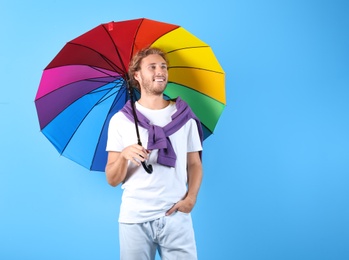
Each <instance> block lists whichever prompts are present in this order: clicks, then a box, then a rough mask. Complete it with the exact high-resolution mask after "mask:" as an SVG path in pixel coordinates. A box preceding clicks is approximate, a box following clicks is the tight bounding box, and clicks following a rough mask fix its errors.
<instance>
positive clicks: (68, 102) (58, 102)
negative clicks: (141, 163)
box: [35, 18, 225, 171]
mask: <svg viewBox="0 0 349 260" xmlns="http://www.w3.org/2000/svg"><path fill="white" fill-rule="evenodd" d="M148 46H152V47H158V48H161V49H162V50H164V51H165V52H166V53H167V57H168V60H169V82H168V85H167V88H166V90H165V93H164V95H165V98H169V99H173V98H176V97H178V96H180V97H181V98H182V99H183V100H185V101H186V102H187V103H188V104H189V106H190V107H191V108H192V110H193V111H194V113H195V114H196V115H197V116H198V118H199V119H200V121H201V123H202V126H203V130H204V139H205V138H207V137H208V136H209V135H211V134H212V133H213V130H214V128H215V126H216V124H217V122H218V119H219V117H220V115H221V113H222V111H223V109H224V107H225V82H224V71H223V69H222V68H221V66H220V64H219V62H218V61H217V59H216V57H215V55H214V53H213V51H212V49H211V48H210V46H209V45H207V44H206V43H204V42H203V41H201V40H200V39H198V38H197V37H195V36H194V35H193V34H191V33H189V32H188V31H187V30H185V29H184V28H182V27H180V26H178V25H173V24H168V23H163V22H159V21H154V20H149V19H145V18H142V19H134V20H127V21H120V22H110V23H106V24H101V25H99V26H97V27H95V28H93V29H92V30H90V31H88V32H86V33H84V34H82V35H81V36H79V37H77V38H75V39H73V40H71V41H69V42H68V43H67V44H66V45H65V46H64V47H63V48H62V50H61V51H60V52H59V53H58V54H57V55H56V57H55V58H54V59H53V60H52V61H51V62H50V63H49V64H48V66H47V67H46V68H45V69H44V71H43V74H42V78H41V81H40V85H39V88H38V91H37V95H36V97H35V105H36V109H37V114H38V118H39V124H40V129H41V131H42V133H43V134H44V135H45V136H46V137H47V138H48V140H49V141H50V142H51V143H52V144H53V145H54V146H55V148H56V149H57V150H58V152H59V153H60V154H62V155H63V156H65V157H67V158H69V159H71V160H73V161H75V162H77V163H79V164H80V165H82V166H84V167H86V168H88V169H90V170H95V171H104V168H105V165H106V162H107V152H106V151H105V148H106V141H107V130H108V125H109V120H110V118H111V117H112V116H113V115H114V114H115V113H116V112H118V111H119V110H120V109H121V108H122V107H123V105H124V104H125V103H126V101H127V100H128V99H129V97H128V94H127V81H126V80H127V70H128V65H129V62H130V60H131V58H132V56H133V55H134V54H135V53H137V52H138V51H139V50H140V49H142V48H144V47H148Z"/></svg>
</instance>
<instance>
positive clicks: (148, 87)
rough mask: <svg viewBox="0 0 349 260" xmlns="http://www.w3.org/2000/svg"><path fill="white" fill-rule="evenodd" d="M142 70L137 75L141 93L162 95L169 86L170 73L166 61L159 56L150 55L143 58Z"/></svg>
mask: <svg viewBox="0 0 349 260" xmlns="http://www.w3.org/2000/svg"><path fill="white" fill-rule="evenodd" d="M140 67H141V69H140V70H139V71H137V72H136V73H135V79H136V80H137V81H138V82H139V85H140V87H141V92H143V91H144V92H145V93H147V94H152V95H161V94H162V93H163V92H164V90H165V88H166V85H167V80H168V71H167V64H166V61H165V60H164V59H163V58H162V57H161V56H160V55H158V54H150V55H148V56H147V57H145V58H143V60H142V62H141V66H140Z"/></svg>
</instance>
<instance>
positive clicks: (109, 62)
mask: <svg viewBox="0 0 349 260" xmlns="http://www.w3.org/2000/svg"><path fill="white" fill-rule="evenodd" d="M108 35H109V34H108ZM109 36H110V35H109ZM68 44H73V45H76V46H82V47H84V48H87V49H90V50H91V51H93V52H95V53H97V54H98V55H99V56H101V57H102V59H103V60H104V61H105V62H107V63H108V64H109V65H110V66H111V67H112V68H113V69H114V70H115V71H121V72H122V69H123V68H120V67H119V66H117V65H116V64H115V63H114V62H112V61H111V60H109V59H108V58H107V57H105V56H104V55H103V54H101V53H100V52H98V51H96V50H94V49H92V48H91V47H88V46H86V45H83V44H79V43H72V42H69V43H68ZM113 45H114V46H115V44H114V42H113ZM117 52H118V51H117ZM118 56H119V57H120V55H118ZM120 60H121V59H120ZM122 64H123V63H122Z"/></svg>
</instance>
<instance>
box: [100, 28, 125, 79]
mask: <svg viewBox="0 0 349 260" xmlns="http://www.w3.org/2000/svg"><path fill="white" fill-rule="evenodd" d="M103 29H104V31H105V32H106V33H107V35H108V37H109V38H110V40H111V42H112V43H113V46H114V49H115V52H116V53H117V55H118V58H119V60H120V63H121V65H122V68H119V67H118V66H117V67H118V68H119V69H120V70H121V71H122V72H124V73H126V71H127V70H126V68H125V64H124V62H123V60H122V58H121V55H120V52H119V49H118V48H117V46H116V45H115V42H114V40H113V37H112V36H111V35H110V33H109V32H108V31H107V29H106V28H105V26H103ZM126 75H127V73H126Z"/></svg>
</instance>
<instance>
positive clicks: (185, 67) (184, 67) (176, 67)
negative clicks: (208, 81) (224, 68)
mask: <svg viewBox="0 0 349 260" xmlns="http://www.w3.org/2000/svg"><path fill="white" fill-rule="evenodd" d="M168 69H193V70H203V71H209V72H214V73H218V74H223V75H224V72H220V71H216V70H210V69H203V68H196V67H190V66H170V67H169V68H168Z"/></svg>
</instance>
